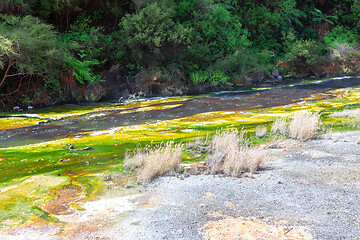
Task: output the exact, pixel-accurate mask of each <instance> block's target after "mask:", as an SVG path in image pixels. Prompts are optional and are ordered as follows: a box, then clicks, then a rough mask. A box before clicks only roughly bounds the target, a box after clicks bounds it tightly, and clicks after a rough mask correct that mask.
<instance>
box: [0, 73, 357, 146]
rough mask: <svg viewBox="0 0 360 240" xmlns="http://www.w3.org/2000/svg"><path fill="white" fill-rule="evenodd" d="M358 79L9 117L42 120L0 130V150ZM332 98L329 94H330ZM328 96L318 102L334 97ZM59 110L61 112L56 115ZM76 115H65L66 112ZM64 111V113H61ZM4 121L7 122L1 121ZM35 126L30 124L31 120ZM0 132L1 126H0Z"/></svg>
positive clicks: (251, 104)
mask: <svg viewBox="0 0 360 240" xmlns="http://www.w3.org/2000/svg"><path fill="white" fill-rule="evenodd" d="M359 84H360V78H356V77H354V78H339V79H329V80H322V81H318V82H313V83H307V84H301V85H293V86H287V87H279V88H274V89H266V90H252V91H242V92H223V93H215V94H209V95H204V96H195V97H186V98H181V97H179V98H167V99H155V100H145V101H143V102H142V104H141V103H139V102H134V101H133V102H125V103H120V104H119V103H114V104H106V105H105V106H104V105H101V104H100V105H94V106H92V107H89V106H83V107H79V106H75V105H66V106H64V107H63V108H62V107H60V108H59V107H56V108H48V109H42V110H32V111H27V112H21V113H19V114H14V113H7V114H6V113H2V116H3V117H2V118H3V119H4V118H6V116H13V115H17V117H16V118H14V120H13V121H14V122H18V121H31V120H32V121H34V119H35V120H36V119H38V120H39V121H40V120H42V121H43V122H39V123H38V124H36V125H30V126H27V127H23V128H10V129H3V130H1V131H0V148H6V147H15V146H22V145H26V144H34V143H40V142H46V141H50V140H53V139H61V138H67V137H71V136H75V135H77V134H80V133H83V132H89V131H95V130H106V129H111V128H114V127H119V126H129V125H138V124H144V123H147V122H150V121H164V120H171V119H178V118H184V117H189V116H193V115H195V114H200V113H206V112H214V111H246V110H253V109H262V108H270V107H276V106H282V105H287V104H290V103H294V102H299V101H302V100H303V99H305V98H308V97H310V96H311V95H313V94H316V93H325V92H327V91H329V90H331V89H337V88H345V87H350V86H358V85H359ZM334 96H335V95H334ZM334 96H332V95H331V94H330V95H327V96H324V98H332V97H334ZM55 111H58V112H59V111H60V112H61V114H56V112H55ZM74 111H77V112H76V113H73V114H71V112H74ZM66 112H70V114H68V115H67V114H66ZM7 119H9V118H7ZM35 123H36V122H35ZM0 129H1V128H0Z"/></svg>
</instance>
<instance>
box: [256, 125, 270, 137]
mask: <svg viewBox="0 0 360 240" xmlns="http://www.w3.org/2000/svg"><path fill="white" fill-rule="evenodd" d="M266 133H267V128H266V127H265V126H257V127H256V132H255V135H256V137H258V138H264V137H265V136H266Z"/></svg>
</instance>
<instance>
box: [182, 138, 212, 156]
mask: <svg viewBox="0 0 360 240" xmlns="http://www.w3.org/2000/svg"><path fill="white" fill-rule="evenodd" d="M209 142H210V137H209V135H208V134H207V135H206V136H205V137H198V138H196V139H195V140H193V141H189V142H187V143H186V144H185V147H186V148H187V149H189V150H193V151H196V152H206V151H207V149H208V147H209Z"/></svg>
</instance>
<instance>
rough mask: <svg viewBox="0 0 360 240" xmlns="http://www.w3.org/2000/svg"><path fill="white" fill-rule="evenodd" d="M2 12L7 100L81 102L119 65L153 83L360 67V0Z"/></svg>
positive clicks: (4, 5)
mask: <svg viewBox="0 0 360 240" xmlns="http://www.w3.org/2000/svg"><path fill="white" fill-rule="evenodd" d="M0 12H1V14H0V103H2V105H4V106H5V105H7V106H10V105H15V104H23V105H28V104H54V103H57V102H63V101H75V100H77V101H80V100H82V99H83V98H82V97H81V96H82V95H83V94H84V91H85V89H86V86H87V85H88V84H89V83H92V82H99V83H101V82H102V79H103V77H102V72H103V71H105V70H109V69H110V68H111V67H112V66H114V65H118V67H117V70H118V72H119V75H120V76H122V78H124V79H126V80H127V81H130V80H133V81H135V82H136V80H135V79H136V77H135V76H139V73H142V76H146V77H143V78H144V79H145V80H146V81H148V82H147V85H145V86H148V87H149V86H152V85H154V84H155V85H156V86H157V85H164V84H166V83H168V82H171V81H174V82H175V81H178V82H179V81H180V82H182V84H187V85H188V86H194V87H195V88H196V87H198V86H207V87H210V88H211V87H214V86H225V85H226V86H229V85H232V86H243V85H248V84H254V83H256V82H259V81H263V80H266V79H271V74H272V71H273V70H274V69H278V70H279V72H280V74H281V75H282V76H292V77H294V76H330V75H341V74H356V73H358V72H359V71H360V64H359V56H360V52H359V49H358V43H359V36H360V35H359V33H360V0H343V1H335V0H318V1H310V0H283V1H280V0H273V1H270V0H262V1H260V0H256V1H250V0H237V1H236V0H163V1H155V0H132V1H131V0H91V1H90V0H67V1H61V0H41V1H40V0H4V1H1V2H0ZM275 75H277V74H275ZM275 77H276V76H275ZM143 82H144V81H143ZM143 82H142V83H143ZM176 85H179V84H178V83H176ZM135 91H146V89H145V88H144V87H142V88H137V89H135ZM133 93H134V92H133ZM175 93H176V91H175Z"/></svg>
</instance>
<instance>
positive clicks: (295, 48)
mask: <svg viewBox="0 0 360 240" xmlns="http://www.w3.org/2000/svg"><path fill="white" fill-rule="evenodd" d="M290 39H295V38H294V37H293V38H292V37H291V36H290ZM326 53H327V49H326V46H325V45H324V44H323V43H321V42H317V41H315V40H303V39H300V40H293V41H291V40H290V41H288V42H287V52H286V53H285V55H284V61H285V65H286V68H287V70H289V71H291V72H294V73H296V74H300V75H309V74H312V75H314V74H315V72H316V71H315V69H316V68H317V67H318V66H320V65H323V64H324V63H325V61H326V57H325V55H326Z"/></svg>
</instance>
